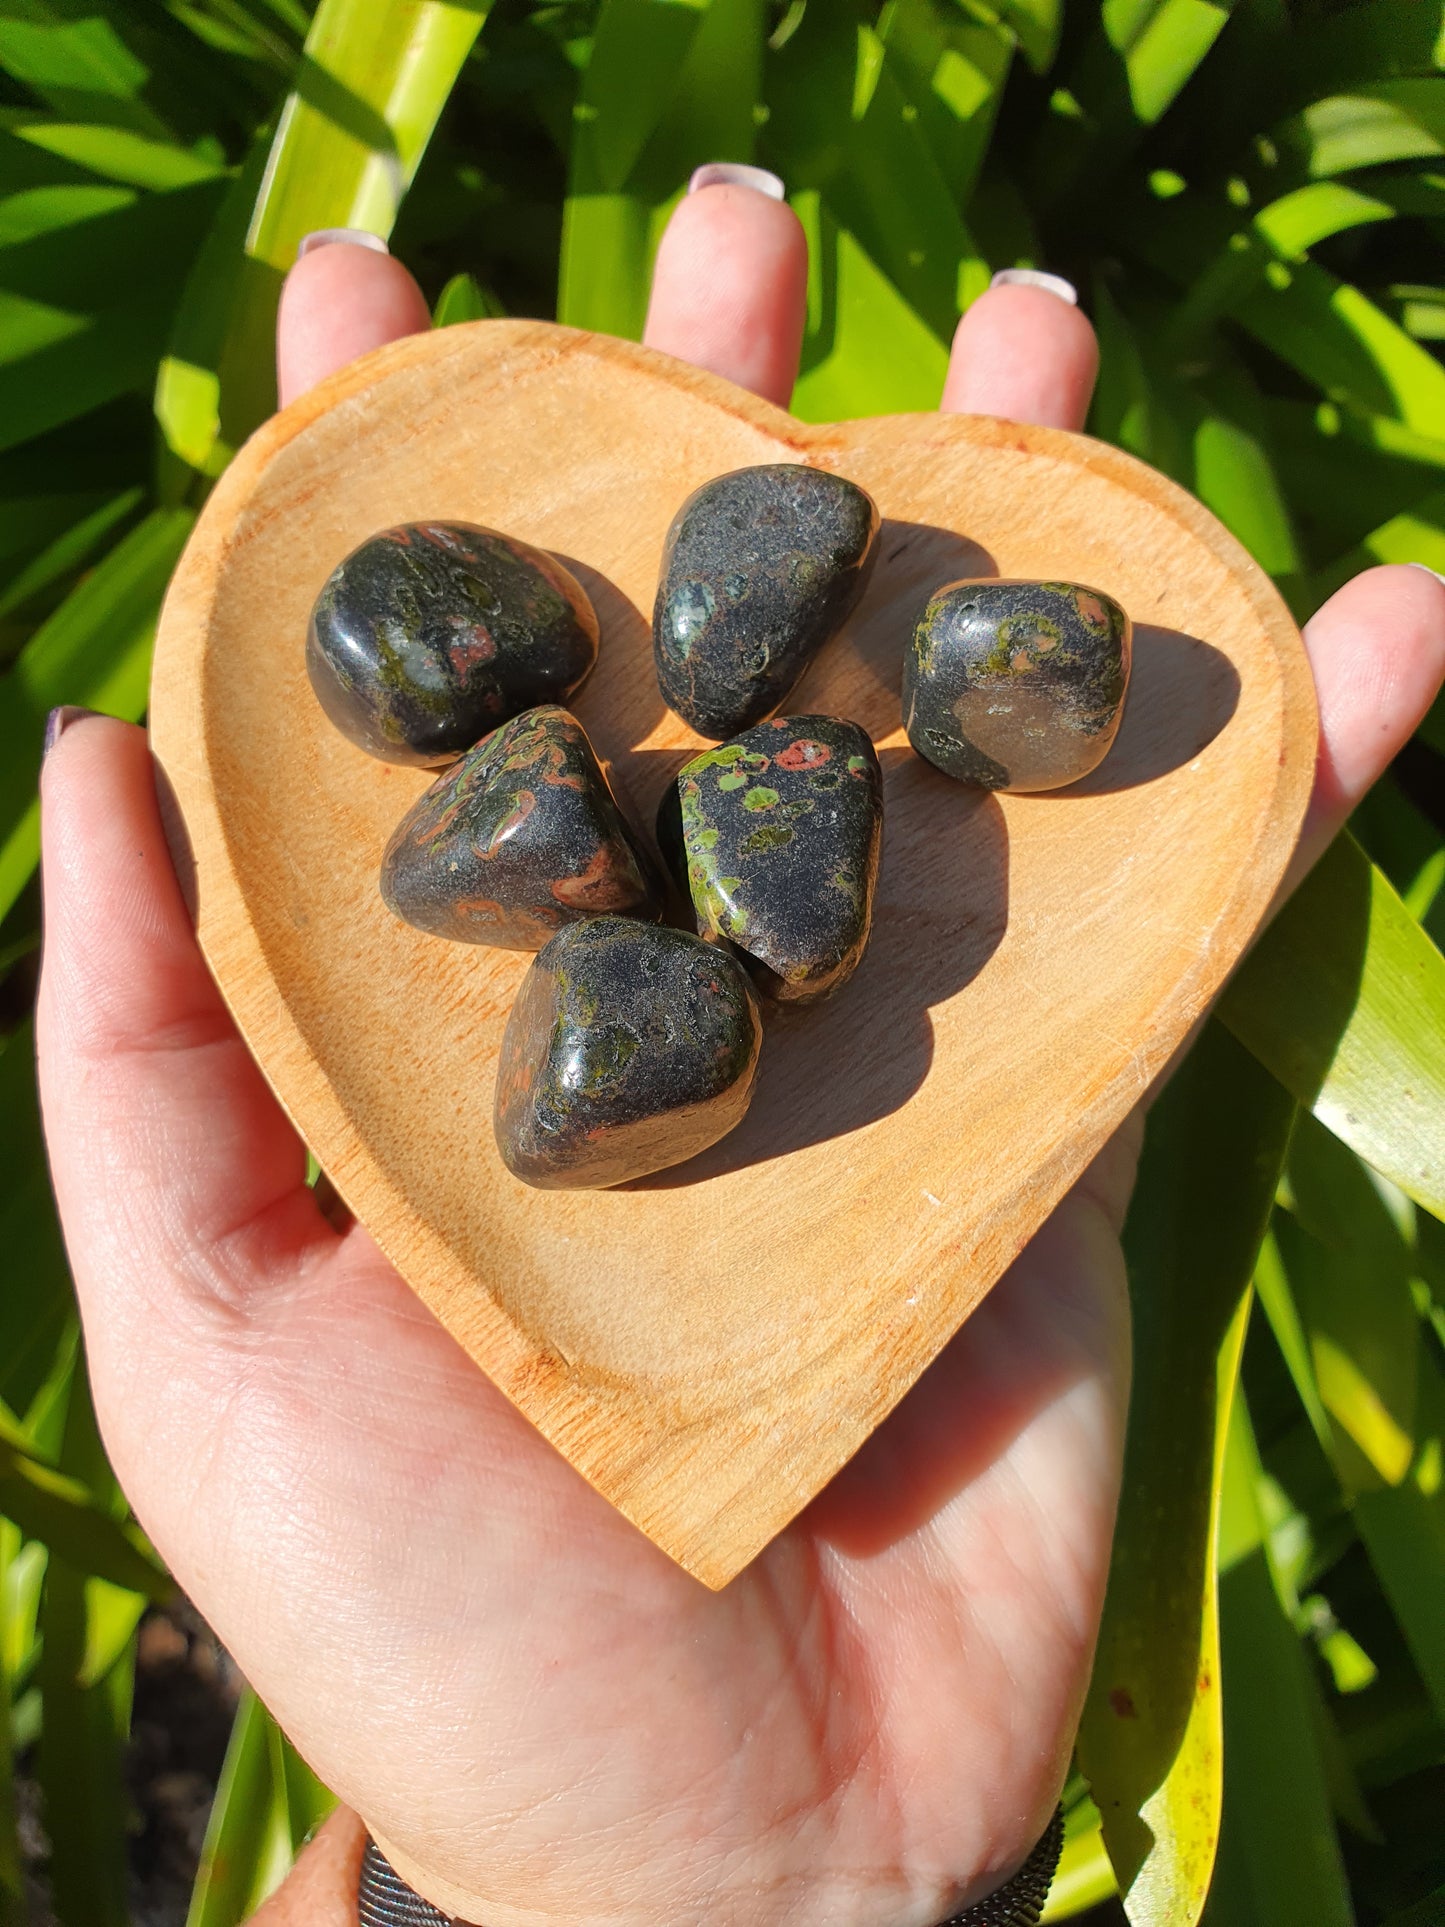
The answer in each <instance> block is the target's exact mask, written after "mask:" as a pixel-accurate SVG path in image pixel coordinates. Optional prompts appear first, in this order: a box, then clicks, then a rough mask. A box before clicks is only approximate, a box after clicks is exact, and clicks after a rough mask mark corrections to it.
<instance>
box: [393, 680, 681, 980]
mask: <svg viewBox="0 0 1445 1927" xmlns="http://www.w3.org/2000/svg"><path fill="white" fill-rule="evenodd" d="M381 894H382V896H383V897H384V898H385V899H386V901H387V904H388V905H389V907H390V908H391V909H393V910H394V911H395V912H396V914H397V915H398V916H399V917H404V918H405V919H406V921H407V922H408V923H411V924H415V925H416V927H417V929H418V930H426V931H428V932H430V934H431V935H432V936H434V937H451V938H453V939H455V940H456V941H457V942H459V943H491V944H498V945H500V946H502V947H504V948H506V949H509V950H539V949H540V948H541V947H542V945H543V944H544V943H546V942H547V941H548V939H549V938H551V937H554V936H555V935H556V933H557V932H558V931H559V930H560V929H561V927H562V925H563V924H564V923H576V922H577V921H578V919H579V918H582V917H595V916H599V915H601V914H603V913H604V912H607V911H612V912H615V913H617V914H619V915H622V916H634V917H652V918H656V917H658V916H659V915H660V914H661V910H662V902H661V891H660V887H659V879H658V878H657V877H656V875H655V873H654V871H653V867H652V865H651V863H650V862H649V861H648V859H647V857H646V856H645V855H644V853H643V851H642V849H641V848H640V846H639V845H638V843H637V842H636V840H635V839H634V837H633V835H632V832H631V830H630V829H629V828H628V825H627V821H626V819H625V818H624V816H623V814H622V812H621V810H620V809H619V808H618V806H617V800H616V798H615V797H614V796H613V794H612V790H611V787H610V785H609V784H608V781H607V777H606V775H605V773H604V772H603V770H602V768H601V766H600V764H599V763H598V761H597V758H596V756H595V755H594V754H593V753H592V745H591V744H590V743H589V742H588V740H587V733H586V731H585V730H584V729H583V727H582V725H581V723H579V722H578V720H577V718H576V717H575V716H572V715H569V713H568V712H567V711H566V710H565V709H558V708H557V707H556V706H555V705H547V706H544V707H542V708H540V709H528V710H525V711H524V712H523V713H522V714H521V715H520V716H514V717H513V718H512V720H511V722H509V723H503V725H502V727H501V728H500V729H494V730H493V731H492V733H491V735H490V736H485V737H483V739H482V741H481V742H480V743H478V744H477V746H476V748H475V749H472V750H468V752H467V754H466V755H465V756H463V757H462V759H461V761H460V762H458V763H456V764H455V765H454V766H453V767H452V768H451V769H449V770H447V771H445V773H444V774H443V775H441V776H439V777H438V778H437V780H436V782H435V783H433V784H432V786H431V788H430V789H429V790H428V791H427V792H426V794H425V795H424V796H422V797H419V798H418V800H417V801H416V802H415V803H414V804H413V805H412V807H411V809H410V810H409V811H408V812H407V814H406V815H405V816H404V817H403V818H402V820H401V822H400V824H399V825H398V826H397V829H396V832H395V834H394V835H393V837H392V839H391V842H390V843H389V844H388V845H387V849H386V855H385V857H384V858H383V859H382V865H381Z"/></svg>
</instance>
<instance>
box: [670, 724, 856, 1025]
mask: <svg viewBox="0 0 1445 1927" xmlns="http://www.w3.org/2000/svg"><path fill="white" fill-rule="evenodd" d="M676 790H677V796H678V803H679V813H680V816H681V828H682V845H683V854H684V857H685V860H686V865H687V884H688V888H689V890H690V892H691V896H692V903H693V910H694V912H695V914H696V917H697V927H698V930H699V931H700V933H701V934H702V935H703V936H704V937H708V938H710V939H712V940H713V941H714V942H720V943H724V944H726V945H728V946H730V947H731V948H732V949H734V950H735V951H736V952H737V953H738V955H739V956H740V958H741V960H742V962H743V963H744V964H745V965H746V966H747V968H748V970H749V971H750V972H751V974H752V976H753V978H754V981H755V982H756V983H757V984H758V986H759V988H760V989H762V990H764V991H766V993H767V994H768V995H769V996H770V997H773V998H776V999H777V1000H778V1001H779V1002H780V1003H812V1002H814V1001H816V1000H817V999H818V998H820V997H826V996H828V995H829V993H830V992H832V991H834V990H836V989H838V987H839V985H840V984H844V983H846V982H847V980H848V979H849V977H851V976H852V974H853V972H854V971H855V970H856V969H857V967H858V964H859V962H860V961H861V959H862V956H863V952H864V950H865V949H866V948H867V944H868V931H869V927H870V925H871V923H872V918H873V888H874V885H875V883H876V882H877V878H878V859H879V852H880V849H881V846H882V840H883V779H882V773H881V772H880V770H879V767H878V758H877V756H876V755H875V754H874V750H873V745H872V743H871V742H870V741H869V739H868V735H867V733H866V731H864V730H862V729H860V728H859V727H858V725H857V724H856V723H846V722H840V721H839V720H838V718H837V717H835V716H786V717H784V716H776V717H774V718H773V720H772V721H771V722H767V723H759V725H758V726H757V728H756V729H750V730H747V731H746V732H745V733H744V734H743V735H741V736H738V737H735V738H734V739H733V741H732V742H730V743H723V744H721V745H720V746H719V747H718V748H717V749H709V750H705V751H704V752H703V754H702V755H701V756H696V757H694V758H693V760H692V762H690V763H688V764H687V765H686V766H685V767H684V768H683V769H682V770H681V771H680V772H679V775H678V778H677V784H676Z"/></svg>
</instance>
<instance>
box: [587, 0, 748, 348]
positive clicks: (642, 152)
mask: <svg viewBox="0 0 1445 1927" xmlns="http://www.w3.org/2000/svg"><path fill="white" fill-rule="evenodd" d="M763 31H764V28H763V10H762V7H761V5H760V0H605V3H604V5H603V7H602V9H601V12H600V13H599V15H598V21H597V33H596V38H595V42H594V46H593V52H592V58H591V60H590V61H589V62H588V64H587V69H586V72H585V73H584V75H583V77H582V86H581V90H580V93H579V96H578V100H577V105H576V108H575V110H574V112H575V120H574V130H573V142H572V153H571V166H570V171H569V177H568V185H567V200H566V204H565V207H564V209H563V217H562V259H561V267H560V278H559V283H558V292H557V318H558V320H559V321H565V322H568V323H570V324H572V325H573V326H575V327H580V328H597V329H600V330H602V331H604V332H606V333H608V334H616V335H622V336H625V337H628V338H630V339H632V340H637V339H640V337H641V334H642V326H643V322H644V320H645V318H646V312H647V290H648V284H649V281H650V278H651V269H652V258H653V255H654V253H655V252H656V249H657V244H658V242H659V240H660V239H661V237H662V230H663V227H664V226H665V224H666V220H667V216H668V214H669V213H670V212H671V210H672V208H673V206H674V205H675V204H676V202H677V200H678V198H679V197H680V195H681V194H682V192H683V190H684V188H685V187H686V185H687V181H688V178H689V176H690V175H691V174H692V172H693V170H694V169H695V168H697V167H699V166H701V165H702V164H703V163H704V162H706V161H719V160H734V161H747V160H749V159H750V158H751V156H752V151H753V143H754V137H755V134H756V119H755V109H756V107H757V104H758V96H759V89H760V85H761V72H762V55H763Z"/></svg>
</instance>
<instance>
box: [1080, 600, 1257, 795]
mask: <svg viewBox="0 0 1445 1927" xmlns="http://www.w3.org/2000/svg"><path fill="white" fill-rule="evenodd" d="M1239 688H1240V684H1239V671H1238V670H1237V669H1236V668H1235V666H1234V664H1233V663H1232V662H1231V661H1230V660H1229V658H1228V656H1226V655H1224V654H1223V653H1222V651H1220V650H1218V649H1216V648H1215V647H1214V646H1213V644H1212V643H1208V642H1201V641H1200V640H1199V638H1198V637H1197V636H1186V635H1184V634H1183V633H1182V632H1181V631H1180V630H1178V629H1156V628H1153V627H1152V626H1151V625H1150V624H1148V623H1141V624H1140V626H1139V627H1138V628H1137V629H1136V630H1135V631H1134V668H1133V673H1132V674H1131V675H1130V678H1129V693H1128V695H1127V696H1126V697H1125V699H1124V717H1123V720H1122V722H1121V723H1120V724H1119V734H1118V735H1117V736H1116V737H1115V738H1114V746H1113V748H1112V749H1111V750H1110V751H1109V754H1108V755H1107V756H1106V757H1105V758H1104V760H1103V762H1102V763H1100V765H1099V767H1098V768H1097V769H1096V770H1094V771H1092V772H1091V773H1090V774H1089V775H1088V776H1085V777H1083V778H1081V780H1080V781H1079V782H1077V783H1071V784H1070V785H1069V787H1068V788H1067V789H1065V790H1055V791H1054V792H1053V793H1052V795H1053V799H1054V800H1057V801H1059V802H1068V801H1070V800H1071V799H1072V798H1075V797H1080V796H1107V795H1108V794H1109V793H1110V792H1111V791H1114V790H1127V789H1133V788H1134V787H1135V785H1136V784H1138V783H1152V782H1153V781H1154V779H1155V778H1156V777H1158V776H1167V775H1168V774H1169V772H1170V771H1171V770H1176V769H1179V768H1181V767H1182V766H1183V765H1184V764H1185V763H1191V762H1193V760H1194V758H1195V757H1196V756H1198V755H1199V754H1200V753H1201V751H1203V750H1205V749H1207V748H1208V747H1209V745H1210V744H1211V743H1212V742H1213V741H1214V739H1215V737H1216V736H1217V735H1218V734H1219V733H1220V731H1221V730H1222V729H1223V728H1224V727H1225V725H1226V724H1227V723H1228V722H1229V721H1230V719H1231V717H1232V716H1233V715H1234V712H1235V710H1236V709H1238V707H1239Z"/></svg>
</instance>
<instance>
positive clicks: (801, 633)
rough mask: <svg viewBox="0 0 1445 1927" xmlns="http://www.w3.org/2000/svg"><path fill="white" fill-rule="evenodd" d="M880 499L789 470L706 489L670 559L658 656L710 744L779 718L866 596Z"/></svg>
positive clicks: (774, 467)
mask: <svg viewBox="0 0 1445 1927" xmlns="http://www.w3.org/2000/svg"><path fill="white" fill-rule="evenodd" d="M877 537H878V510H877V508H876V507H875V506H874V503H873V498H872V497H871V496H870V495H868V494H866V493H865V492H864V490H862V489H861V488H859V487H858V485H857V483H856V482H850V481H847V480H846V479H845V478H844V477H843V476H841V475H830V474H828V473H827V472H826V471H825V470H823V469H817V468H807V467H804V466H802V465H801V464H798V463H793V462H785V463H776V464H770V465H767V466H763V467H759V468H740V469H737V470H736V471H735V472H734V473H732V474H730V475H719V476H718V477H717V479H716V480H715V481H712V482H705V483H704V484H703V486H702V487H701V488H700V489H697V490H696V491H695V492H694V493H693V494H692V495H690V496H689V497H688V498H687V500H686V501H685V502H684V503H683V505H682V507H681V508H680V509H679V510H678V512H677V515H676V516H675V517H674V518H673V523H672V527H671V528H670V529H669V530H668V532H667V542H666V545H665V547H664V549H663V555H662V580H661V582H660V584H659V586H658V591H657V605H656V608H655V610H654V612H653V619H652V649H653V656H654V659H655V661H656V664H657V681H658V685H659V687H660V688H661V690H662V694H663V699H664V700H665V701H666V702H667V703H668V704H669V705H670V706H671V707H672V708H673V709H675V710H676V711H677V713H678V715H679V716H681V717H682V718H683V720H684V721H685V722H688V723H691V725H692V727H693V728H694V729H695V730H697V732H698V734H699V735H702V736H714V737H722V736H732V735H735V734H736V733H737V732H738V731H739V730H741V729H747V728H748V727H749V725H750V724H752V723H758V722H761V721H762V720H763V718H764V717H765V716H770V715H771V714H772V712H773V711H774V710H775V709H776V708H777V707H778V704H779V703H781V702H782V701H783V699H784V698H785V697H786V696H787V694H788V691H789V690H790V689H791V688H792V687H793V685H794V683H795V682H797V680H798V678H799V676H801V675H802V673H803V671H804V670H805V669H806V668H807V666H808V663H809V662H810V661H811V659H812V658H813V656H814V655H816V654H817V652H818V650H819V649H820V648H821V647H822V645H823V644H824V643H825V642H826V641H827V640H828V638H829V637H830V636H831V635H833V634H834V633H835V632H836V630H837V629H838V628H839V627H840V626H841V625H842V623H843V622H844V621H845V620H846V618H847V617H848V615H849V614H850V613H851V612H852V610H853V608H854V607H855V606H856V604H857V602H858V598H859V597H860V596H861V595H862V593H863V589H864V585H865V584H866V582H867V580H868V575H869V572H870V571H871V569H872V566H873V560H874V556H875V554H876V551H877Z"/></svg>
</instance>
